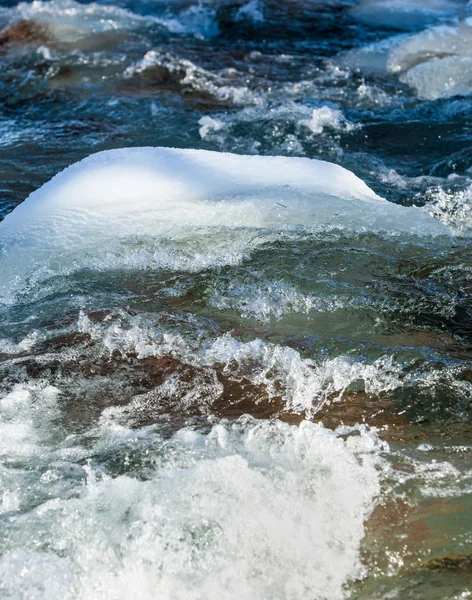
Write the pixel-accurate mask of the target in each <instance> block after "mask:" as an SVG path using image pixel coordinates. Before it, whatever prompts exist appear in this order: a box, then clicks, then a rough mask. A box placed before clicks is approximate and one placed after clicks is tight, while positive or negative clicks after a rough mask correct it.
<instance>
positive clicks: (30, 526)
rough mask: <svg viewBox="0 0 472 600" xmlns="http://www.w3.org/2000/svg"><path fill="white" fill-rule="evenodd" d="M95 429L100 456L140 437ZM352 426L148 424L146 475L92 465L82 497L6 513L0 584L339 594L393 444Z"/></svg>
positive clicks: (337, 597)
mask: <svg viewBox="0 0 472 600" xmlns="http://www.w3.org/2000/svg"><path fill="white" fill-rule="evenodd" d="M107 429H108V430H109V431H108V432H107ZM96 433H97V435H98V436H99V439H100V442H99V445H94V446H93V448H92V449H91V450H92V452H95V455H97V453H99V452H100V451H107V450H108V452H113V451H114V452H119V451H120V449H121V451H123V449H122V445H123V447H124V448H126V444H127V443H130V441H131V440H133V439H134V440H135V441H134V444H136V443H137V440H138V439H139V437H137V436H136V434H134V438H133V437H132V432H131V431H130V430H127V429H126V428H117V427H116V426H114V425H113V423H108V422H107V421H106V420H105V419H104V420H103V422H102V425H101V427H100V428H97V432H96ZM346 433H348V432H346V431H342V432H340V433H339V434H337V433H333V432H331V431H328V430H326V429H324V428H323V427H321V426H317V425H313V424H311V423H306V422H305V423H302V425H301V426H300V427H291V426H288V425H286V424H282V423H278V422H267V421H265V422H255V421H253V420H251V419H242V420H240V421H237V422H236V423H233V424H228V423H222V424H219V425H216V426H214V427H213V429H212V430H211V431H210V432H209V433H208V434H206V435H203V434H199V433H197V432H195V431H192V430H190V429H184V430H181V431H180V432H178V433H177V434H176V435H175V436H174V437H173V438H172V439H170V440H167V441H166V440H165V439H163V438H161V437H160V436H158V435H155V434H154V435H153V434H152V433H150V434H148V439H146V436H145V434H144V432H143V433H142V434H141V436H140V438H141V440H140V441H139V442H138V443H139V444H144V447H146V444H147V447H148V448H149V449H152V454H153V455H154V456H155V458H156V463H155V468H154V469H153V472H152V473H150V474H149V477H148V478H147V480H142V479H138V478H135V477H132V476H125V475H121V476H116V477H114V478H112V477H110V476H108V475H106V474H104V473H102V472H100V470H99V469H94V468H91V467H86V472H87V481H86V484H85V485H83V486H81V487H80V486H78V488H77V489H76V491H75V493H74V494H73V495H67V494H62V495H61V496H59V497H56V498H53V499H51V500H49V501H44V502H43V503H42V504H41V505H40V506H38V508H35V509H32V510H31V511H30V512H29V513H25V514H23V515H22V516H21V519H18V520H17V521H12V522H11V524H9V532H10V535H9V536H8V537H7V538H6V539H5V541H3V542H2V558H1V560H0V591H1V592H2V593H3V595H4V596H6V597H13V598H37V599H38V600H39V599H45V598H76V599H78V600H80V599H85V598H94V600H100V599H104V598H107V599H108V598H114V599H116V600H119V599H122V598H123V599H124V598H129V597H130V596H133V594H134V595H135V594H136V593H139V597H140V598H142V599H143V600H147V599H151V598H156V597H159V598H162V599H163V600H167V599H169V600H170V599H171V598H172V599H173V600H179V599H182V600H183V599H186V600H187V599H194V600H197V599H199V598H208V599H209V600H213V599H215V600H216V599H219V598H223V597H224V598H228V599H236V598H237V599H238V600H241V599H243V600H252V599H254V598H260V599H261V600H269V599H270V598H280V599H281V600H300V599H302V598H306V597H311V598H325V599H326V600H341V599H342V598H344V597H345V590H344V584H345V583H346V582H347V580H349V579H352V578H357V577H362V575H363V573H364V570H363V567H362V565H361V561H360V552H359V548H360V542H361V540H362V537H363V535H364V521H365V519H366V518H367V517H368V516H369V514H370V512H371V511H372V508H373V506H374V501H375V498H376V496H377V494H378V493H379V473H378V471H377V469H376V466H377V465H378V463H379V459H378V453H379V451H380V450H381V449H382V447H381V446H380V444H379V443H378V440H377V438H376V437H375V435H373V434H371V433H369V432H368V431H367V430H365V429H362V428H361V429H360V430H359V431H358V433H360V435H355V436H349V435H348V436H347V439H345V440H344V439H342V438H341V437H340V435H342V434H346ZM16 528H18V529H17V530H15V529H16ZM33 532H34V533H33ZM28 533H30V534H32V536H30V537H29V536H28ZM45 572H46V573H47V577H46V578H45V577H44V573H45ZM20 573H21V576H19V575H18V574H20ZM41 574H42V576H41ZM137 591H138V592H137Z"/></svg>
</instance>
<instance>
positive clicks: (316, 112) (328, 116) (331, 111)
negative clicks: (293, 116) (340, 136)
mask: <svg viewBox="0 0 472 600" xmlns="http://www.w3.org/2000/svg"><path fill="white" fill-rule="evenodd" d="M302 124H303V125H305V126H306V127H308V129H310V131H311V132H312V133H314V134H319V133H322V132H323V130H324V129H325V128H331V129H335V130H341V131H342V130H345V131H351V130H352V129H354V126H353V125H352V123H349V121H348V120H347V119H346V118H345V116H344V115H343V113H342V112H341V111H340V110H339V109H337V108H330V107H329V106H321V107H320V108H314V109H313V112H312V114H311V118H310V119H307V120H305V121H302Z"/></svg>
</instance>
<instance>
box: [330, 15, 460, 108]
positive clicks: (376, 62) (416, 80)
mask: <svg viewBox="0 0 472 600" xmlns="http://www.w3.org/2000/svg"><path fill="white" fill-rule="evenodd" d="M471 61H472V19H471V18H469V19H465V20H464V21H462V22H461V23H460V24H459V25H457V26H449V25H440V26H437V27H431V28H429V29H426V30H425V31H422V32H421V33H417V34H415V35H398V36H394V37H391V38H387V39H386V40H382V41H381V42H378V43H375V44H370V45H369V46H366V47H364V48H362V49H360V50H355V51H353V52H350V53H348V54H347V55H345V56H344V57H342V59H341V62H342V63H343V64H345V65H346V66H348V67H350V68H354V69H360V70H361V71H364V72H390V73H399V74H400V79H401V81H403V82H404V83H407V84H408V85H410V86H411V87H412V88H414V89H415V90H416V93H417V95H418V96H419V97H420V98H422V99H425V100H436V99H437V98H447V97H450V96H454V95H458V94H460V95H468V94H470V93H472V77H471V76H470V73H469V71H470V68H469V67H470V64H471Z"/></svg>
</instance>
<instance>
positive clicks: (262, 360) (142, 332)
mask: <svg viewBox="0 0 472 600" xmlns="http://www.w3.org/2000/svg"><path fill="white" fill-rule="evenodd" d="M78 326H79V330H80V331H82V332H84V333H88V334H89V335H90V336H91V337H92V338H93V339H94V340H96V341H99V342H100V343H101V344H102V345H103V347H104V348H105V349H106V350H107V351H108V352H110V353H112V352H113V351H115V350H120V351H124V352H132V353H136V354H137V355H138V357H140V358H145V357H149V356H168V355H171V356H175V357H177V358H178V359H179V360H181V361H183V362H185V363H188V364H193V365H195V366H198V367H210V368H211V367H214V366H215V365H217V364H218V365H223V366H225V368H228V372H229V373H231V374H232V375H233V376H237V371H236V372H235V370H234V368H235V367H234V365H237V370H238V371H239V369H240V370H241V372H242V373H244V377H247V378H250V380H251V381H252V382H253V383H254V384H255V385H261V386H263V387H264V388H265V389H266V390H267V393H268V395H269V396H270V397H280V395H281V393H282V398H283V400H284V405H285V407H286V409H287V410H292V411H295V412H306V413H307V414H309V415H310V414H314V413H316V412H317V411H318V410H319V409H320V408H321V407H322V406H323V404H324V403H325V402H326V401H327V400H328V399H330V398H331V399H332V398H338V399H341V398H342V396H343V394H344V392H345V391H346V389H347V388H348V387H349V385H351V384H353V383H354V382H358V381H360V380H362V381H363V385H364V389H365V390H366V392H367V393H372V394H378V393H380V392H382V391H388V390H393V389H396V388H397V387H399V386H400V385H401V383H402V378H401V376H400V375H401V369H400V367H399V366H398V365H395V364H394V363H393V360H392V357H389V356H384V357H381V358H379V359H378V360H376V361H374V362H373V363H370V364H369V363H365V362H362V361H355V360H351V359H350V358H349V357H344V356H341V357H337V358H334V359H327V360H323V361H320V362H317V361H315V360H312V359H309V358H303V357H302V356H301V355H300V353H299V352H298V351H297V350H295V349H294V348H289V347H287V346H281V345H279V344H271V343H267V342H264V341H262V340H260V339H256V340H253V341H251V342H241V341H240V340H239V339H238V338H236V337H233V336H231V335H229V334H226V335H221V336H218V337H215V338H213V339H211V338H210V339H206V340H202V339H201V338H200V337H197V338H196V339H193V340H192V339H189V337H183V336H181V335H180V334H178V333H169V332H167V331H160V330H159V329H156V327H155V326H154V325H153V324H148V323H146V322H143V321H142V320H141V319H140V318H138V317H136V318H131V319H130V318H126V317H125V318H124V319H123V320H122V321H121V320H119V321H115V322H113V323H112V324H94V323H92V322H91V321H90V319H89V318H88V317H87V316H86V315H85V314H83V313H82V314H81V317H80V319H79V324H78ZM281 390H283V391H282V392H281Z"/></svg>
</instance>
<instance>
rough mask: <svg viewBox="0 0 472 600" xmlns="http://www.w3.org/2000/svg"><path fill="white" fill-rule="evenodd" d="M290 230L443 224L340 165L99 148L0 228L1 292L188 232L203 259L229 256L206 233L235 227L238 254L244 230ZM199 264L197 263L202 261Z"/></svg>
mask: <svg viewBox="0 0 472 600" xmlns="http://www.w3.org/2000/svg"><path fill="white" fill-rule="evenodd" d="M290 226H291V227H293V226H318V227H319V226H328V227H333V226H336V227H344V228H350V229H354V230H362V231H365V230H370V231H375V230H394V231H406V232H410V233H418V234H438V233H444V232H446V231H447V229H446V228H445V226H443V225H442V224H440V223H439V222H437V221H435V220H434V219H432V218H431V217H429V216H428V215H426V214H425V213H422V212H421V211H420V210H418V209H416V208H404V207H400V206H396V205H394V204H391V203H389V202H387V201H386V200H384V199H382V198H380V197H379V196H377V194H375V193H374V192H373V191H372V190H371V189H370V188H369V187H368V186H367V185H366V184H365V183H364V182H363V181H362V180H360V179H359V178H358V177H356V176H355V175H354V174H353V173H351V172H350V171H348V170H346V169H344V168H342V167H340V166H338V165H334V164H331V163H328V162H324V161H320V160H310V159H306V158H287V157H277V156H266V157H264V156H244V155H235V154H229V153H218V152H209V151H204V150H179V149H171V148H128V149H121V150H110V151H105V152H100V153H98V154H95V155H92V156H89V157H88V158H86V159H84V160H82V161H81V162H79V163H76V164H74V165H72V166H71V167H69V168H67V169H65V170H64V171H62V172H61V173H59V174H58V175H56V176H55V177H54V178H53V179H52V180H51V181H49V182H48V183H46V184H45V185H44V186H43V187H41V188H40V189H39V190H37V191H36V192H34V193H32V194H31V195H30V196H29V198H27V199H26V200H25V202H24V203H23V204H21V205H20V206H18V207H17V208H16V209H15V210H14V211H13V212H12V213H10V214H9V215H8V216H7V217H6V218H5V220H4V221H3V222H2V223H1V224H0V245H1V247H2V258H1V260H0V285H1V287H2V288H3V290H4V292H5V291H6V290H9V289H11V288H12V286H13V287H17V286H19V285H20V286H21V284H22V282H24V280H25V278H26V277H29V278H30V282H31V281H32V280H31V275H32V274H33V273H34V274H35V279H36V281H38V280H44V278H48V277H50V276H52V275H55V274H58V273H60V274H64V273H67V272H70V271H71V270H74V269H79V268H86V267H88V268H99V269H102V268H104V267H103V265H107V264H108V265H110V266H112V267H114V268H123V267H126V266H129V256H130V254H132V253H133V252H138V253H140V255H141V254H142V253H143V252H145V251H146V248H148V246H149V245H150V247H152V248H154V249H155V243H156V239H157V240H159V239H160V240H162V239H166V240H173V241H175V240H182V239H185V238H186V236H189V235H190V236H193V237H194V236H195V235H198V236H200V238H201V244H200V251H201V249H202V248H203V246H205V244H206V246H208V253H209V255H210V256H211V257H212V262H213V263H216V264H227V261H228V260H229V262H231V263H234V256H233V254H234V252H233V249H232V248H230V247H229V246H228V245H227V244H226V245H225V244H223V245H221V244H220V246H219V247H220V248H223V249H224V250H223V255H222V256H218V251H216V252H215V247H214V244H213V246H212V242H213V241H215V244H216V243H220V242H221V239H220V241H219V242H216V240H217V239H219V237H218V236H216V235H215V233H216V230H219V231H220V232H221V230H222V229H226V230H227V229H228V228H229V229H231V230H233V231H234V230H235V228H236V230H237V231H236V234H238V235H239V234H240V233H241V232H242V238H241V235H239V237H237V239H236V238H234V239H233V238H231V236H226V235H225V238H226V239H227V240H230V241H231V240H232V239H233V242H234V244H235V245H236V246H235V247H236V248H238V252H240V248H239V246H240V243H241V239H242V241H243V243H244V244H246V245H247V242H246V240H247V234H244V231H246V232H247V231H248V228H253V229H254V228H263V229H264V230H268V229H271V230H274V231H279V230H281V229H285V228H287V227H290ZM210 230H211V235H202V234H207V233H209V231H210ZM220 237H221V236H220ZM233 242H231V243H233ZM159 252H162V248H161V247H160V248H159ZM169 252H171V250H169ZM151 254H152V252H151ZM240 254H241V253H240ZM110 256H112V257H113V258H112V259H110ZM186 260H187V262H188V257H187V258H186ZM138 262H139V264H140V267H141V268H143V266H145V265H143V264H142V263H141V262H140V261H138ZM200 262H201V264H204V265H205V268H208V266H209V263H208V261H200ZM132 264H133V261H131V265H132ZM185 264H186V263H183V264H182V265H181V268H185ZM174 267H176V268H177V265H174Z"/></svg>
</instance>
